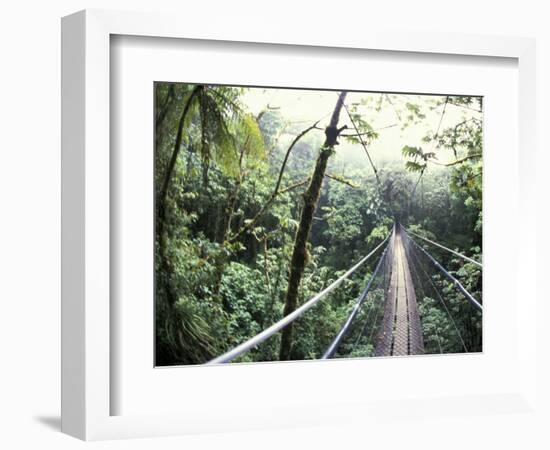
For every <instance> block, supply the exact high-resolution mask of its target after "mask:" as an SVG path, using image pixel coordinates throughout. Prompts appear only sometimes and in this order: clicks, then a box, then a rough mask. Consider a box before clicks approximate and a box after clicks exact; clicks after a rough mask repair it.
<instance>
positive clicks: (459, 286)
mask: <svg viewBox="0 0 550 450" xmlns="http://www.w3.org/2000/svg"><path fill="white" fill-rule="evenodd" d="M405 233H407V231H405ZM409 239H410V241H411V242H412V243H413V244H414V245H415V247H416V248H418V249H419V250H420V251H421V252H422V253H424V254H425V255H426V256H427V257H428V259H429V260H430V261H431V262H432V263H433V265H434V266H436V267H437V268H438V269H439V270H440V271H441V272H442V273H443V275H445V276H446V277H447V278H448V279H449V280H450V281H451V282H452V283H453V284H454V286H455V287H456V288H457V289H458V290H459V291H460V292H461V293H462V294H463V295H464V297H466V299H467V300H468V301H469V302H470V303H471V304H472V305H473V306H474V307H475V308H476V309H477V310H478V311H483V306H482V305H481V303H479V302H478V301H477V300H476V299H475V297H474V296H473V295H472V294H470V293H469V292H468V291H467V290H466V288H465V287H464V286H462V284H461V283H460V281H458V280H457V279H456V278H455V277H454V276H452V275H451V274H450V273H449V272H448V271H447V270H446V269H445V268H444V267H443V266H442V265H441V264H440V263H439V262H437V260H436V259H435V258H434V257H433V256H432V255H430V254H429V253H428V252H427V251H426V250H425V249H424V248H422V246H421V245H419V244H418V243H417V242H416V241H415V240H414V239H411V238H410V237H409Z"/></svg>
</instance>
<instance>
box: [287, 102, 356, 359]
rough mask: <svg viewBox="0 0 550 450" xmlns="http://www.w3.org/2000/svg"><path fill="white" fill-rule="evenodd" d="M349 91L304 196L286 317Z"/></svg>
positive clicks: (289, 331) (293, 299)
mask: <svg viewBox="0 0 550 450" xmlns="http://www.w3.org/2000/svg"><path fill="white" fill-rule="evenodd" d="M346 95H347V92H346V91H342V92H340V95H339V96H338V100H337V101H336V106H335V107H334V111H333V113H332V116H331V119H330V123H329V125H328V126H327V127H326V129H325V142H324V144H323V146H322V147H321V149H320V151H319V155H318V157H317V161H316V163H315V169H314V171H313V174H312V175H311V181H310V183H309V187H308V189H307V191H306V192H305V194H304V204H303V207H302V213H301V215H300V223H299V226H298V231H297V232H296V238H295V241H294V249H293V251H292V259H291V262H290V274H289V277H288V288H287V293H286V299H285V308H284V311H283V314H284V315H285V316H287V315H288V314H290V313H291V312H293V311H294V310H295V309H296V306H297V302H298V289H299V287H300V282H301V280H302V275H303V273H304V267H305V264H306V260H307V242H308V239H309V233H310V231H311V223H312V220H313V214H314V212H315V209H316V208H317V203H318V202H319V193H320V192H321V186H322V184H323V179H324V177H325V172H326V168H327V163H328V160H329V158H330V156H331V155H332V154H333V152H334V146H335V145H337V144H338V136H339V134H340V133H341V132H342V130H343V129H345V128H346V127H345V126H344V127H341V128H338V121H339V119H340V112H341V110H342V107H343V105H344V101H345V98H346ZM292 329H293V325H292V324H289V325H288V326H287V327H285V328H284V329H283V331H282V334H281V349H280V352H279V358H280V359H281V360H282V361H284V360H287V359H289V358H290V353H291V347H292Z"/></svg>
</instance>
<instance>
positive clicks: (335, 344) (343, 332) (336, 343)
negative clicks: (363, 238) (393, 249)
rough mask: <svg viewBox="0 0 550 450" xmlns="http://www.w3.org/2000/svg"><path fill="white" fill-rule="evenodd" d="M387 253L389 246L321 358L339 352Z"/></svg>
mask: <svg viewBox="0 0 550 450" xmlns="http://www.w3.org/2000/svg"><path fill="white" fill-rule="evenodd" d="M390 245H391V244H390ZM387 251H388V246H386V248H385V249H384V253H382V256H381V257H380V259H379V260H378V264H377V265H376V269H374V272H373V273H372V275H371V277H370V279H369V281H368V283H367V286H366V287H365V289H364V290H363V292H361V295H360V296H359V298H358V299H357V300H356V302H355V305H353V309H352V310H351V313H350V314H349V316H348V318H347V320H346V322H345V323H344V325H343V326H342V328H341V329H340V331H339V332H338V334H337V335H336V337H335V338H334V339H333V340H332V342H331V343H330V345H329V346H328V348H327V349H326V351H325V353H323V356H321V359H329V358H332V357H333V356H334V354H335V353H336V351H337V350H338V347H339V346H340V343H341V342H342V340H343V339H344V337H345V336H346V335H347V333H348V331H349V328H350V326H351V324H352V322H353V320H354V319H355V316H356V315H357V313H358V312H359V309H360V307H361V305H362V304H363V302H364V301H365V299H366V298H367V295H368V294H369V291H370V288H371V285H372V282H373V281H374V279H375V278H376V275H377V274H378V272H379V270H380V267H381V266H382V261H383V260H384V257H385V256H386V253H387Z"/></svg>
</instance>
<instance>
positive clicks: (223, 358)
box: [206, 234, 391, 364]
mask: <svg viewBox="0 0 550 450" xmlns="http://www.w3.org/2000/svg"><path fill="white" fill-rule="evenodd" d="M390 236H391V234H389V235H388V236H386V238H385V239H384V240H383V241H382V242H381V243H380V244H378V245H377V246H376V248H375V249H374V250H372V251H371V252H370V253H369V254H368V255H367V256H365V257H364V258H363V259H361V260H360V261H359V262H358V263H357V264H355V265H354V266H353V267H352V268H350V269H349V270H348V271H347V272H346V273H344V274H343V275H342V276H341V277H339V278H338V279H337V280H335V281H334V282H332V283H331V284H330V285H329V286H327V287H326V288H325V289H323V290H322V291H321V292H319V293H318V294H317V295H315V296H314V297H312V298H311V299H309V300H308V301H307V302H306V303H304V304H303V305H302V306H300V307H299V308H297V309H295V310H294V311H293V312H291V313H290V314H287V315H286V316H285V317H283V318H282V319H281V320H279V321H278V322H276V323H274V324H273V325H271V326H270V327H268V328H266V329H265V330H263V331H262V332H261V333H258V334H257V335H256V336H253V337H251V338H250V339H248V340H247V341H245V342H243V343H242V344H240V345H237V346H236V347H235V348H233V349H231V350H229V351H227V352H225V353H224V354H223V355H220V356H218V357H216V358H214V359H212V360H210V361H209V362H207V363H206V364H222V363H226V362H229V361H231V360H233V359H235V358H236V357H237V356H239V355H241V354H243V353H245V352H247V351H249V350H251V349H252V348H254V347H256V346H257V345H259V344H261V343H262V342H263V341H265V340H266V339H268V338H269V337H271V336H272V335H274V334H275V333H277V332H278V331H280V330H281V329H283V328H284V327H286V326H287V325H288V324H289V323H291V322H293V321H295V320H296V319H297V318H298V317H300V316H301V315H302V314H303V313H305V312H306V311H307V310H309V309H311V308H312V307H313V306H315V304H317V302H319V300H321V299H322V298H323V297H325V296H326V295H327V294H328V293H330V292H332V291H333V290H334V289H336V287H338V286H339V285H340V284H342V282H343V281H344V280H346V279H347V278H348V277H349V276H350V275H351V274H352V273H353V272H355V271H356V270H357V269H358V268H359V267H361V266H362V265H363V264H364V263H365V262H366V261H367V260H368V259H370V258H371V256H372V255H374V254H375V253H376V252H377V251H378V250H379V249H380V248H381V247H382V246H383V245H384V244H385V243H386V242H387V241H388V239H389V238H390ZM386 248H387V247H386Z"/></svg>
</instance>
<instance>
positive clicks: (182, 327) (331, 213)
mask: <svg viewBox="0 0 550 450" xmlns="http://www.w3.org/2000/svg"><path fill="white" fill-rule="evenodd" d="M196 87H197V86H195V85H186V84H171V83H157V84H156V85H155V119H156V122H155V123H156V135H155V145H156V147H155V148H156V150H155V189H156V191H157V194H158V192H159V189H160V186H161V185H162V182H163V180H164V176H165V173H166V168H167V166H168V162H169V160H170V157H171V155H172V152H173V149H174V142H175V139H176V132H177V127H178V121H179V120H180V117H181V116H182V111H183V109H184V105H185V104H186V103H187V102H188V101H189V100H190V99H191V98H192V97H191V96H192V93H193V90H194V89H195V88H196ZM245 93H246V89H243V88H234V87H227V86H204V87H203V88H202V89H200V92H199V93H198V94H196V97H193V99H192V105H191V108H190V112H189V114H188V116H187V118H186V122H185V124H184V133H183V139H182V147H181V150H180V153H179V156H178V159H177V161H176V164H175V167H174V173H173V176H172V179H171V180H170V181H171V182H170V183H169V187H168V192H167V197H166V214H165V217H164V219H163V220H164V221H163V223H162V228H163V233H164V235H163V236H164V241H165V248H161V245H160V241H159V240H158V237H157V241H156V248H155V281H156V291H155V305H156V306H155V307H156V322H155V325H156V359H157V364H159V365H171V364H197V363H204V362H206V361H208V360H209V359H210V358H212V357H214V356H217V355H220V354H222V353H223V352H225V351H227V350H229V349H231V348H233V347H234V346H236V345H238V344H239V343H241V342H243V341H245V340H247V339H248V338H250V337H252V336H254V335H256V334H257V333H259V332H260V331H262V330H263V329H265V328H266V327H268V326H269V325H271V324H272V323H274V322H276V321H277V320H279V319H280V318H281V317H282V314H283V304H284V299H285V294H286V290H287V282H288V269H289V264H290V258H291V254H292V249H293V244H294V238H295V235H296V231H297V229H298V224H299V220H300V214H301V209H302V205H303V193H304V190H305V188H306V186H307V180H308V177H310V176H311V173H312V171H313V165H314V163H315V160H316V158H317V155H318V152H319V151H320V150H319V149H320V148H321V146H322V142H323V139H324V133H323V132H322V131H318V130H314V131H312V132H310V133H308V134H307V135H306V136H304V137H303V138H302V139H300V141H299V142H298V143H297V144H296V145H295V147H294V148H293V150H292V152H291V154H289V155H288V160H287V162H286V168H285V170H284V171H283V173H282V176H281V183H280V189H279V191H280V192H278V193H277V195H275V196H273V193H274V187H275V185H276V183H277V180H278V177H279V171H280V169H281V167H282V163H283V160H284V159H285V158H286V156H287V149H288V146H289V144H290V142H292V140H293V139H294V138H295V137H296V136H297V135H298V134H299V133H300V132H301V131H303V129H304V124H292V123H289V122H287V121H286V120H285V118H284V117H282V115H281V114H280V113H279V111H278V110H276V109H274V108H273V107H269V106H267V107H266V109H264V110H262V111H261V112H260V113H259V114H257V115H253V114H252V113H251V112H250V111H248V110H247V107H246V106H245V105H244V104H243V103H242V98H243V95H244V94H245ZM402 98H403V96H397V95H393V94H391V95H389V94H381V95H380V97H371V98H370V100H368V99H364V100H361V101H358V102H357V103H355V104H351V105H348V107H349V108H350V113H351V116H352V118H353V120H354V122H355V123H356V125H357V127H358V130H359V132H360V133H361V135H362V140H363V142H365V143H366V144H367V145H369V144H370V143H371V142H372V141H374V140H375V139H377V138H378V137H379V135H380V134H379V131H376V130H375V129H374V127H373V125H372V124H373V123H375V122H373V120H371V119H372V118H373V117H374V116H373V115H375V114H377V113H379V112H380V111H382V110H385V109H386V108H387V109H388V110H390V111H393V112H394V113H395V116H396V117H397V118H398V123H399V125H400V126H401V128H406V127H408V126H411V125H414V124H416V123H419V121H422V120H424V119H425V118H426V114H429V111H430V110H429V109H427V108H425V107H423V106H420V105H419V104H418V102H416V101H415V98H414V97H413V96H411V97H409V100H407V101H406V102H404V101H402V100H400V99H402ZM452 101H453V102H454V103H456V105H459V106H456V107H468V108H481V100H478V99H477V98H475V97H469V98H466V97H464V98H463V97H456V98H455V97H453V98H452ZM441 105H442V103H438V104H434V108H439V109H441ZM480 128H481V127H480V123H478V122H476V121H474V120H470V121H467V122H464V123H462V124H459V126H457V127H455V125H454V124H453V126H452V127H443V129H442V130H440V132H439V133H438V135H437V136H434V135H431V134H428V135H427V136H426V138H425V142H426V143H429V144H432V142H433V148H434V150H433V151H425V150H423V149H422V147H420V146H418V145H407V146H404V147H403V149H402V154H403V157H404V158H403V160H400V161H399V166H393V167H381V168H379V171H378V175H379V178H380V182H378V181H377V179H376V178H375V177H374V176H373V174H372V172H371V171H368V172H365V171H364V170H358V169H356V168H351V169H350V168H347V169H345V170H344V169H343V168H342V167H341V166H340V165H338V152H336V155H334V156H333V157H332V159H331V161H330V162H329V166H328V168H327V174H330V177H326V178H325V179H324V182H323V186H322V190H321V195H320V199H319V202H318V205H317V209H316V211H315V214H314V219H313V225H312V230H311V234H310V238H309V242H308V246H307V264H306V267H305V270H304V275H303V278H302V283H301V286H300V293H299V301H300V302H302V303H303V302H305V301H307V300H308V299H309V298H311V297H312V296H314V295H315V294H316V293H318V292H319V291H321V290H322V289H324V288H325V287H326V286H328V285H329V284H330V283H331V282H332V281H334V280H335V279H336V278H337V277H338V276H340V275H342V274H343V273H344V272H345V271H346V270H347V269H348V268H349V267H350V266H351V265H352V264H353V263H354V262H356V261H358V260H359V259H360V258H362V257H363V256H364V255H365V254H367V253H368V252H370V251H371V250H372V249H373V248H375V247H376V246H377V245H378V244H379V243H380V242H382V240H383V239H385V238H386V237H387V236H388V233H390V231H391V229H392V226H393V223H394V219H397V220H399V221H401V222H402V223H404V224H406V225H408V226H409V227H410V228H411V229H412V230H414V231H415V232H418V233H419V234H422V235H425V236H427V237H429V238H432V239H433V238H436V237H437V240H440V241H442V242H445V243H446V244H447V245H449V246H451V247H452V248H456V249H457V250H459V251H462V252H465V253H468V254H469V255H471V256H472V257H474V258H476V259H481V256H482V255H481V248H482V245H481V244H482V243H481V230H482V211H481V209H482V185H481V181H482V162H481V160H480V158H479V157H476V156H475V155H476V154H477V153H480V152H481V141H482V135H481V130H480ZM345 132H346V133H347V134H349V136H348V137H346V138H345V139H346V140H347V141H349V142H352V143H354V144H357V149H358V150H357V151H358V152H361V154H364V149H363V148H362V146H361V145H359V140H358V137H357V136H353V134H356V133H355V130H351V129H348V130H346V131H345ZM443 151H447V152H449V151H450V152H453V155H455V156H456V157H457V158H464V157H468V159H466V160H465V161H464V162H461V163H459V164H456V165H453V166H451V167H449V168H445V169H442V170H440V171H432V170H431V167H432V164H433V163H434V162H437V161H438V156H439V155H441V153H440V152H443ZM428 168H430V170H427V169H428ZM419 173H423V174H424V175H423V178H422V181H421V183H420V184H418V188H417V193H416V195H415V196H414V197H413V198H411V192H413V190H414V187H415V183H417V180H418V176H419V175H418V174H419ZM260 212H261V214H260ZM157 228H158V223H157ZM243 230H245V231H243ZM434 254H435V255H436V257H437V258H438V259H440V260H441V262H442V263H443V264H444V265H446V267H449V268H450V270H451V271H452V272H453V273H454V274H455V275H456V276H457V278H459V279H460V280H461V282H463V283H464V285H465V286H466V288H467V289H468V290H471V292H473V293H474V294H475V295H476V296H478V298H481V294H482V291H481V286H482V278H481V271H480V270H479V268H478V267H476V266H475V265H472V264H464V263H463V261H461V260H459V259H456V258H450V257H449V256H448V255H445V254H443V253H441V252H438V251H437V250H434ZM376 262H377V260H376V258H373V260H372V261H369V262H368V263H367V264H365V266H364V267H362V268H361V270H358V271H357V272H356V273H355V274H354V275H353V276H352V277H350V279H348V280H346V282H344V283H343V284H342V285H341V286H340V287H339V288H338V289H336V290H335V291H333V292H332V293H331V294H330V295H329V296H328V297H327V298H326V299H324V300H323V301H322V302H320V303H318V304H317V305H316V306H315V308H314V310H313V311H312V313H310V314H305V315H304V316H302V317H301V318H300V319H299V320H298V321H297V323H296V327H295V332H294V335H295V338H294V341H293V346H292V357H293V359H313V358H318V357H319V356H320V355H321V354H322V353H323V351H324V350H325V349H326V347H327V345H328V344H329V343H330V341H331V340H332V339H333V338H334V336H335V335H336V333H337V332H338V331H339V329H340V327H341V326H342V324H343V323H344V321H345V320H346V318H347V316H348V314H349V313H350V311H351V308H352V307H353V305H354V303H355V300H356V299H357V297H358V295H359V294H360V292H361V289H362V288H363V287H364V286H365V284H366V283H367V281H368V280H369V278H370V276H371V274H372V273H373V271H374V268H375V265H376ZM386 281H387V280H383V279H381V278H380V279H377V280H376V282H375V284H374V285H373V289H372V291H371V293H369V295H368V297H367V299H366V300H365V303H364V307H363V308H362V309H361V311H360V314H359V316H358V318H357V324H354V327H353V329H352V332H351V333H350V336H349V337H348V338H347V339H346V340H345V342H343V344H342V347H341V348H340V349H339V352H338V354H337V357H349V356H352V357H353V356H358V357H362V356H372V355H373V354H374V349H375V338H376V333H377V330H378V327H379V326H380V322H381V315H382V314H383V306H384V283H385V282H386ZM433 282H434V283H435V284H436V286H437V288H438V289H439V290H441V291H442V292H444V293H445V298H446V299H447V300H448V307H449V309H450V311H451V312H452V314H453V317H455V321H456V326H458V328H459V330H460V331H461V333H462V334H463V335H464V338H465V340H467V343H468V345H471V346H472V348H481V318H480V316H478V315H476V314H475V313H474V314H472V312H471V308H470V309H468V308H469V305H468V304H467V302H465V301H464V298H463V297H461V296H460V295H459V294H458V293H457V292H456V289H454V288H453V286H452V285H450V284H449V283H448V282H447V281H446V280H444V279H442V278H441V277H437V276H435V277H434V278H433ZM424 284H426V281H424ZM419 289H421V288H419ZM422 289H424V290H425V292H421V293H420V291H419V293H418V294H417V297H418V299H419V308H420V312H421V315H422V326H423V329H424V334H425V344H426V347H427V349H428V350H429V351H430V352H439V351H440V350H441V349H443V350H444V351H461V349H460V339H459V338H458V334H457V332H456V329H455V324H453V323H452V321H450V320H449V317H448V315H447V313H446V312H445V310H444V308H443V307H442V305H441V304H440V302H439V300H438V298H437V296H436V295H435V293H434V292H432V291H431V290H430V289H431V288H430V286H429V285H428V286H423V287H422ZM170 293H172V294H173V297H174V298H175V301H173V302H172V301H170V300H169V299H170V295H169V294H170ZM365 324H367V325H368V326H366V327H365ZM279 340H280V335H279V334H277V335H275V336H273V337H272V338H271V339H269V340H267V341H265V342H264V343H262V344H261V345H259V346H258V347H257V348H255V349H253V350H252V351H250V352H248V353H246V354H243V355H241V356H240V357H239V358H238V359H237V360H236V361H241V362H250V361H274V360H277V359H278V356H279Z"/></svg>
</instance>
